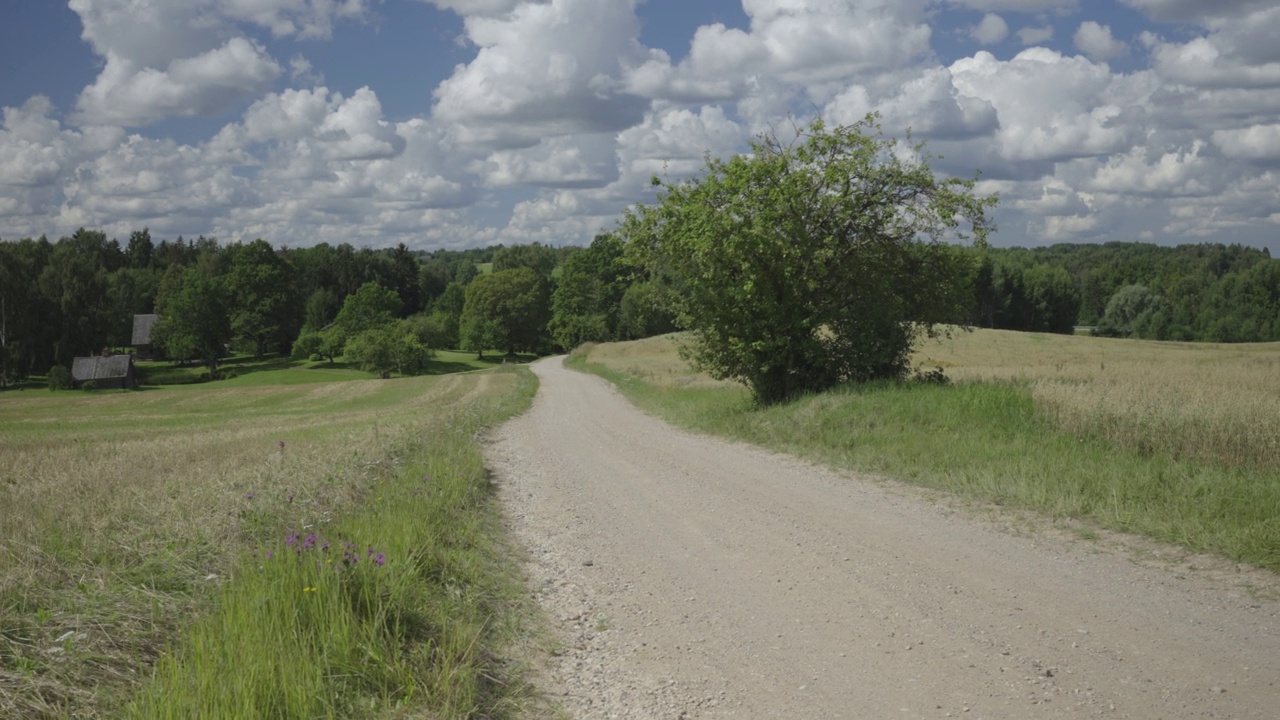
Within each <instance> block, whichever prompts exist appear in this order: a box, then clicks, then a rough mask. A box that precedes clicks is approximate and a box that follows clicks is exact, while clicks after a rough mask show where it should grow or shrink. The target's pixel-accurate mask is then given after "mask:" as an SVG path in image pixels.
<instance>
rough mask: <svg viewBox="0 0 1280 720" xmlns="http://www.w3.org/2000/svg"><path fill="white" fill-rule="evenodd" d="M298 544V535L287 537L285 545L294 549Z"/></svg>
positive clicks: (293, 534) (290, 534)
mask: <svg viewBox="0 0 1280 720" xmlns="http://www.w3.org/2000/svg"><path fill="white" fill-rule="evenodd" d="M297 543H298V533H289V534H288V535H287V536H285V539H284V544H285V545H287V546H288V547H293V546H294V545H296V544H297Z"/></svg>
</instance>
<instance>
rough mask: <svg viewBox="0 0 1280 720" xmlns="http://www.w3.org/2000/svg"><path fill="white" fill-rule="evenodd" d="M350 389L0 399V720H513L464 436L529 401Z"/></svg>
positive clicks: (467, 388) (398, 384) (245, 383)
mask: <svg viewBox="0 0 1280 720" xmlns="http://www.w3.org/2000/svg"><path fill="white" fill-rule="evenodd" d="M453 360H454V361H456V362H458V363H464V362H465V361H464V360H463V359H461V358H454V359H453ZM440 361H446V360H445V358H441V359H440ZM352 376H356V377H368V376H367V375H365V374H363V373H355V371H350V370H341V369H337V370H329V369H325V368H320V367H317V368H298V367H280V368H275V369H272V368H259V369H258V370H257V371H255V372H252V373H247V374H242V375H239V376H237V377H236V378H234V379H231V380H226V381H221V382H217V383H208V384H198V385H183V386H174V387H165V388H153V389H144V390H142V391H137V392H121V391H108V392H98V393H83V392H59V393H50V392H48V391H43V390H26V391H21V392H11V393H6V394H4V395H3V396H0V438H2V439H3V441H2V442H0V628H2V629H3V630H2V631H0V717H23V718H40V717H67V716H76V717H97V716H105V717H117V716H122V715H123V716H137V717H174V718H185V717H333V716H337V715H350V714H357V715H364V716H369V715H387V714H389V713H393V712H399V713H404V712H412V713H416V714H418V715H420V714H422V713H427V714H430V715H431V716H439V717H471V716H476V715H484V716H487V717H504V716H507V715H509V714H510V713H511V712H512V709H513V708H514V707H516V706H517V705H518V704H519V703H520V702H521V693H522V692H523V690H522V687H523V686H522V684H521V682H520V678H519V672H518V670H516V669H515V668H516V664H515V663H514V662H513V661H511V659H510V657H508V656H507V655H506V654H505V653H506V649H507V646H508V645H510V644H511V643H513V642H515V641H516V639H517V638H519V637H521V633H522V630H521V629H520V627H519V622H520V618H521V616H522V610H521V607H522V602H523V601H522V600H521V599H520V598H521V595H522V593H521V589H522V588H521V585H520V582H519V580H518V579H517V578H516V576H515V571H514V570H513V569H512V567H511V566H510V565H509V564H508V561H507V560H506V559H505V558H506V557H507V555H508V552H507V549H506V548H503V547H501V546H500V544H499V543H500V538H501V533H500V532H498V529H497V522H498V521H497V517H496V511H495V509H494V508H493V506H492V504H491V503H490V499H489V496H488V481H487V477H486V474H485V471H484V468H483V465H482V463H481V459H480V456H479V451H478V447H477V445H476V440H475V438H476V434H477V433H478V432H479V431H481V430H482V429H483V428H484V427H487V426H489V425H492V424H494V423H496V422H500V421H501V420H503V419H505V418H507V417H510V416H511V415H513V414H515V413H518V412H520V411H521V410H523V409H524V408H525V407H527V406H528V403H529V401H530V400H531V398H532V395H533V391H534V388H535V386H536V381H535V380H534V378H533V376H532V374H531V373H529V372H528V371H527V370H525V369H523V368H516V367H509V368H496V369H493V370H490V371H488V372H478V373H474V372H473V373H467V374H462V375H448V376H440V377H417V378H402V379H394V380H386V381H382V380H366V379H358V380H350V379H347V380H345V381H341V382H335V381H317V380H320V379H323V380H333V379H334V378H349V377H352ZM399 716H403V715H399ZM415 716H416V715H415Z"/></svg>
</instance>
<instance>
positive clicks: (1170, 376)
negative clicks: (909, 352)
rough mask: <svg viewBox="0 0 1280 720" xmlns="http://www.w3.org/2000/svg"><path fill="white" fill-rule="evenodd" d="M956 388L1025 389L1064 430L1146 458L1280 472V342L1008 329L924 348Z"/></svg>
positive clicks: (923, 354) (919, 358) (922, 355)
mask: <svg viewBox="0 0 1280 720" xmlns="http://www.w3.org/2000/svg"><path fill="white" fill-rule="evenodd" d="M914 360H915V363H916V364H917V365H918V366H919V367H921V368H922V369H926V370H928V369H932V368H935V367H940V368H942V369H943V371H944V372H945V373H946V375H947V376H948V377H949V378H951V379H952V380H953V381H956V382H971V381H980V382H981V381H1000V382H1013V383H1018V384H1023V385H1025V386H1027V387H1028V388H1029V389H1030V390H1031V394H1032V397H1033V398H1034V399H1035V403H1036V407H1037V408H1038V409H1039V410H1040V411H1041V412H1042V413H1043V414H1044V416H1045V417H1046V418H1047V419H1048V420H1049V421H1050V422H1051V423H1052V424H1053V425H1054V426H1056V427H1058V428H1060V429H1062V430H1065V431H1067V432H1070V433H1072V434H1075V435H1080V436H1087V437H1094V438H1098V439H1101V440H1104V441H1106V442H1110V443H1114V444H1117V445H1120V446H1123V447H1127V448H1131V449H1135V450H1137V451H1139V452H1144V453H1150V452H1163V453H1168V454H1170V455H1173V456H1175V457H1180V458H1186V459H1191V460H1202V461H1210V462H1219V463H1222V464H1225V465H1227V466H1229V467H1256V468H1274V469H1277V470H1280V343H1262V344H1241V345H1210V344H1196V343H1171V342H1155V341H1147V340H1121V339H1111V338H1095V337H1084V336H1063V335H1045V334H1039V333H1018V332H1011V331H1004V330H976V331H973V332H961V333H958V334H956V335H954V336H953V337H951V338H949V339H943V340H932V341H926V342H924V343H923V344H922V345H921V347H920V348H919V349H918V351H917V353H916V356H915V358H914Z"/></svg>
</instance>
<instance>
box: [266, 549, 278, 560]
mask: <svg viewBox="0 0 1280 720" xmlns="http://www.w3.org/2000/svg"><path fill="white" fill-rule="evenodd" d="M275 556H276V554H275V553H273V552H271V551H270V550H268V551H267V559H268V560H271V559H272V558H274V557H275Z"/></svg>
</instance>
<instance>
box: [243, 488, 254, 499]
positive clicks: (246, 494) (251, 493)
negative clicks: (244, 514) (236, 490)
mask: <svg viewBox="0 0 1280 720" xmlns="http://www.w3.org/2000/svg"><path fill="white" fill-rule="evenodd" d="M244 499H245V500H252V499H253V491H252V490H250V491H249V492H247V493H245V494H244Z"/></svg>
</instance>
